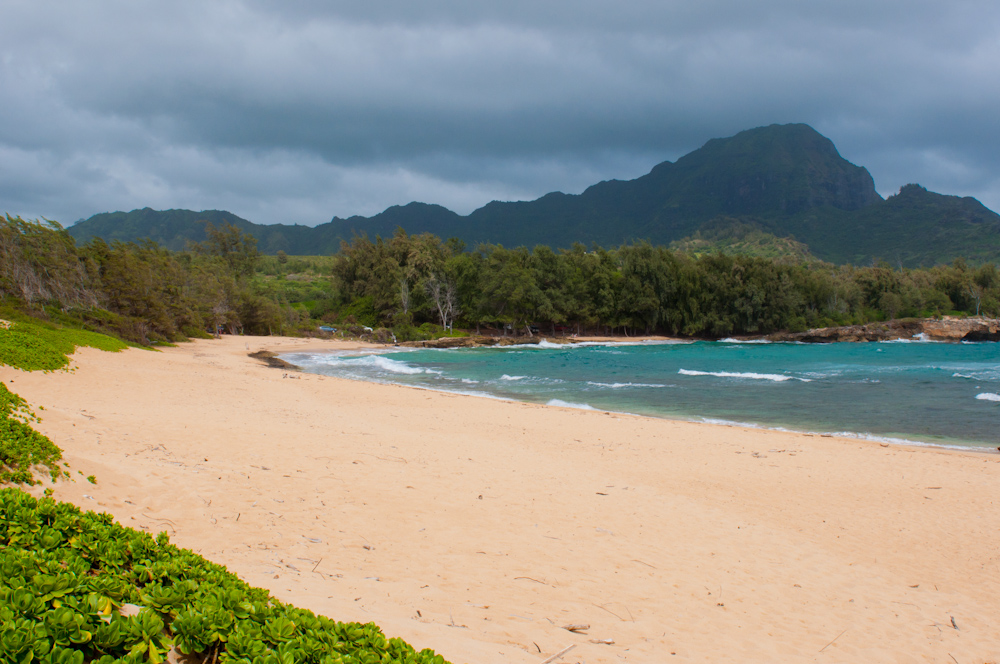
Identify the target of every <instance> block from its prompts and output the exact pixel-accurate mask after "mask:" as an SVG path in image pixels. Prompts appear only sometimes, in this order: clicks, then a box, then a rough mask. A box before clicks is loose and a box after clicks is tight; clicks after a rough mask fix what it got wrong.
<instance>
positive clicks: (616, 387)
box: [587, 380, 666, 390]
mask: <svg viewBox="0 0 1000 664" xmlns="http://www.w3.org/2000/svg"><path fill="white" fill-rule="evenodd" d="M587 385H593V386H594V387H608V388H611V389H612V390H619V389H621V388H623V387H666V385H663V384H662V383H595V382H594V381H592V380H588V381H587Z"/></svg>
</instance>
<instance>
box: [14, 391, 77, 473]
mask: <svg viewBox="0 0 1000 664" xmlns="http://www.w3.org/2000/svg"><path fill="white" fill-rule="evenodd" d="M37 421H38V418H37V417H36V416H35V415H34V413H32V412H31V410H30V409H29V408H28V404H27V403H25V401H24V399H22V398H21V397H19V396H17V395H16V394H14V393H13V392H11V391H10V390H8V389H7V386H6V385H4V384H2V383H0V484H6V483H11V482H12V483H15V484H29V485H31V484H37V483H38V480H36V479H35V478H34V476H33V475H32V469H33V468H35V467H42V468H45V469H46V470H47V471H48V474H49V476H50V477H51V478H52V480H53V481H55V480H57V479H58V478H59V477H61V476H62V475H64V474H65V471H63V470H62V468H61V467H60V465H59V461H60V460H61V459H62V450H60V449H59V448H58V447H57V446H56V445H55V443H53V442H52V441H51V440H49V439H48V438H46V437H45V436H43V435H42V434H40V433H38V432H37V431H35V430H34V429H32V428H31V426H30V422H37Z"/></svg>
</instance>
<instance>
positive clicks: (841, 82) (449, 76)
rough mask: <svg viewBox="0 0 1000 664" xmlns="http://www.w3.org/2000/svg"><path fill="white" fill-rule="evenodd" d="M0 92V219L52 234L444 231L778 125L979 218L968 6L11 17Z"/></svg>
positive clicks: (45, 13)
mask: <svg viewBox="0 0 1000 664" xmlns="http://www.w3.org/2000/svg"><path fill="white" fill-rule="evenodd" d="M333 4H336V9H331V5H333ZM0 89H2V90H3V91H4V103H3V104H2V105H0V212H5V211H6V212H11V213H15V214H21V215H23V216H29V217H38V216H45V217H48V218H54V219H57V220H60V221H62V222H63V223H66V224H68V223H71V222H73V221H75V220H76V219H79V218H83V217H87V216H90V215H91V214H94V213H97V212H103V211H109V210H116V209H122V210H129V209H132V208H136V207H145V206H149V207H153V208H158V209H164V208H191V209H206V208H218V209H228V210H231V211H233V212H235V213H237V214H239V215H240V216H243V217H245V218H248V219H251V220H253V221H255V222H258V223H278V222H283V223H303V224H309V225H314V224H318V223H323V222H326V221H329V219H330V217H332V216H334V215H338V216H341V217H346V216H349V215H352V214H365V215H370V214H373V213H376V212H379V211H381V210H383V209H384V208H386V207H388V206H389V205H393V204H402V203H407V202H409V201H411V200H420V201H425V202H432V203H439V204H442V205H444V206H446V207H449V208H451V209H453V210H455V211H457V212H460V213H463V214H464V213H468V212H470V211H471V210H473V209H475V208H477V207H480V206H482V205H484V204H485V203H487V202H489V201H490V200H492V199H499V200H516V199H531V198H536V197H538V196H540V195H542V194H544V193H546V192H549V191H553V190H561V191H565V192H571V193H575V192H579V191H581V190H582V189H583V188H584V187H586V186H588V185H590V184H593V183H595V182H597V181H600V180H603V179H609V178H619V179H626V178H633V177H637V176H639V175H641V174H643V173H645V172H647V171H648V170H649V169H650V168H651V167H652V166H653V165H654V164H656V163H658V162H660V161H663V160H666V159H670V160H673V159H676V158H677V157H679V156H681V155H682V154H685V153H687V152H689V151H691V150H693V149H695V148H697V147H699V146H700V145H702V144H703V143H704V142H705V141H706V140H708V139H710V138H713V137H719V136H728V135H732V134H734V133H736V132H738V131H740V130H742V129H746V128H750V127H754V126H759V125H766V124H771V123H786V122H806V123H808V124H811V125H812V126H813V127H815V128H816V129H817V130H818V131H820V132H821V133H823V134H824V135H826V136H828V137H829V138H831V139H832V140H833V141H834V143H835V144H836V145H837V147H838V148H839V149H840V151H841V153H842V154H843V156H844V157H846V158H847V159H849V160H851V161H853V162H854V163H857V164H860V165H863V166H866V167H867V168H868V169H869V170H870V171H871V173H872V175H873V177H874V179H875V183H876V186H877V187H878V189H879V191H880V192H881V193H882V194H883V195H888V194H891V193H893V192H894V191H895V190H897V189H898V188H899V187H900V186H901V185H903V184H906V183H907V182H920V183H921V184H923V185H924V186H926V187H928V188H929V189H932V190H936V191H940V192H943V193H949V194H958V195H969V196H975V197H977V198H979V199H980V200H982V201H983V202H984V203H985V204H986V205H987V206H989V207H991V208H993V209H1000V175H998V173H1000V168H998V162H1000V153H998V151H997V150H996V149H995V147H996V146H997V145H998V144H1000V114H998V113H997V112H996V109H997V108H998V107H1000V6H997V5H996V3H992V2H985V1H977V2H952V3H940V2H912V1H911V2H902V1H895V0H885V1H883V2H879V3H869V2H855V1H853V0H850V1H843V2H833V3H804V2H801V1H800V0H770V1H763V2H756V3H744V2H735V1H730V2H712V1H710V0H709V1H706V2H700V3H690V2H664V1H662V0H655V1H654V0H649V1H635V2H630V3H618V2H614V3H613V2H594V1H588V0H581V1H578V2H547V3H537V2H527V1H520V0H519V1H516V2H507V3H503V4H502V6H501V3H469V2H458V1H455V2H446V1H438V2H422V3H413V2H409V1H405V0H398V1H395V2H393V1H387V2H380V3H371V2H365V3H362V2H344V3H327V2H319V1H315V2H307V1H303V2H283V3H270V2H256V1H251V0H244V1H235V0H234V1H228V2H226V1H221V2H213V3H204V2H189V1H183V0H181V1H177V2H172V3H147V2H134V1H132V0H120V1H107V2H93V3H58V2H46V1H40V2H39V1H36V2H21V1H18V0H12V1H10V2H5V3H3V4H2V5H0Z"/></svg>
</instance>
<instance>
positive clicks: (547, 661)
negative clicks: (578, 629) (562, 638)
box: [538, 643, 576, 664]
mask: <svg viewBox="0 0 1000 664" xmlns="http://www.w3.org/2000/svg"><path fill="white" fill-rule="evenodd" d="M575 647H576V644H575V643H574V644H573V645H571V646H566V647H565V648H563V649H562V650H560V651H559V652H557V653H556V654H554V655H552V657H546V658H545V659H543V660H542V661H540V662H539V663H538V664H552V662H554V661H556V660H557V659H561V658H562V656H563V655H565V654H566V653H568V652H569V651H570V650H572V649H573V648H575Z"/></svg>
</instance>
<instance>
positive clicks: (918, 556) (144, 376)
mask: <svg viewBox="0 0 1000 664" xmlns="http://www.w3.org/2000/svg"><path fill="white" fill-rule="evenodd" d="M308 342H312V343H313V345H312V346H311V348H316V347H317V345H316V344H315V340H299V339H274V338H259V337H257V338H254V337H234V338H229V339H221V340H200V341H195V342H191V343H189V344H183V345H180V346H178V347H175V348H166V349H163V350H161V351H158V352H151V351H145V350H138V349H128V350H126V351H123V352H122V353H116V354H112V353H103V352H101V351H96V350H93V349H81V350H79V351H78V352H77V354H75V355H74V356H73V365H74V366H75V367H77V368H76V370H75V371H74V372H72V373H52V374H34V373H24V372H19V371H17V370H14V369H10V368H9V367H0V378H2V379H3V380H4V381H5V382H7V384H8V386H9V387H10V389H11V390H13V391H15V392H17V393H18V394H20V395H21V396H22V397H24V398H25V399H26V400H28V401H29V403H30V404H31V405H32V406H33V407H34V408H35V409H36V412H38V414H39V415H41V417H42V422H41V423H40V424H39V425H38V427H37V428H38V429H39V430H40V431H42V432H43V433H45V434H46V435H48V436H49V437H50V438H52V440H53V441H54V442H55V443H56V444H58V445H59V446H60V447H62V448H63V450H64V455H65V457H66V460H67V461H68V462H69V463H70V465H71V468H70V470H71V471H72V473H73V476H74V477H76V478H77V481H76V482H60V483H58V484H56V485H55V486H54V487H53V488H54V492H55V497H56V498H57V499H60V500H68V501H70V502H73V503H75V504H77V505H80V506H81V507H83V508H85V509H96V510H99V511H108V512H110V513H112V514H113V515H114V516H115V517H116V519H117V520H118V521H120V522H121V523H123V524H125V525H129V526H132V527H136V528H145V529H147V530H149V531H151V532H153V533H155V532H159V530H166V531H167V532H168V533H169V534H170V535H171V540H172V541H173V542H174V543H176V544H178V545H179V546H183V547H187V548H191V549H193V550H195V551H196V552H198V553H200V554H201V555H203V556H205V557H206V558H208V559H209V560H212V561H214V562H218V563H221V564H224V565H226V566H227V567H228V568H229V569H230V570H231V571H233V572H236V573H237V574H239V575H240V576H241V577H242V578H244V579H245V580H247V581H248V582H249V583H251V584H252V585H255V586H260V587H264V588H267V589H269V590H270V591H271V592H272V594H274V595H275V596H276V597H278V598H279V599H281V600H282V601H290V602H292V603H294V604H296V605H298V606H303V607H306V608H309V609H311V610H313V611H316V612H318V613H322V614H324V615H328V616H330V617H332V618H335V619H338V620H361V621H362V622H368V621H373V622H375V623H376V624H378V625H380V626H381V627H382V628H383V630H384V632H385V633H386V635H387V636H399V637H402V638H404V639H405V640H406V641H408V642H409V643H411V644H412V645H414V647H416V648H418V649H420V648H424V647H430V648H433V649H434V650H436V651H437V652H438V653H439V654H441V655H443V656H444V657H445V658H447V659H449V660H451V661H454V662H456V663H458V662H484V663H486V664H490V663H492V662H496V663H498V664H499V662H524V663H525V664H529V663H533V664H537V663H538V662H540V661H541V660H543V659H545V658H546V657H547V656H550V655H552V654H554V653H556V652H558V651H560V650H562V649H563V648H565V647H566V646H569V645H576V646H577V647H576V649H575V650H574V651H572V652H571V653H569V654H568V656H567V657H566V658H564V659H563V660H562V661H567V662H574V661H584V660H585V661H587V662H589V663H591V664H592V663H593V662H621V661H634V662H649V661H663V660H664V659H666V660H674V659H675V658H676V660H677V661H723V660H726V661H728V660H735V659H738V658H742V659H747V660H751V661H764V660H766V661H788V662H811V661H843V660H845V659H850V660H853V661H859V660H867V661H887V660H892V661H897V660H899V661H909V660H913V661H919V660H922V659H923V660H933V661H947V660H948V659H949V654H951V655H952V656H954V657H956V658H958V660H959V661H963V662H964V661H976V660H979V661H985V660H989V659H991V658H995V656H996V653H998V652H1000V635H997V633H996V631H995V629H994V628H993V625H994V623H995V619H996V616H997V615H998V614H1000V575H998V574H997V572H998V571H1000V556H998V554H997V551H996V545H995V536H996V533H997V532H1000V514H998V510H996V505H998V504H1000V481H998V480H1000V459H996V458H994V457H992V456H989V455H983V454H974V453H970V452H966V451H957V450H950V449H941V448H930V447H905V446H891V447H881V446H880V445H878V444H875V443H874V442H867V441H861V440H856V439H841V438H825V437H820V436H814V437H810V436H806V435H802V434H797V433H792V432H780V431H772V430H762V429H751V428H747V427H741V426H722V425H717V424H701V423H690V422H683V421H675V420H665V419H658V418H651V417H645V416H634V415H618V414H613V413H608V412H602V411H584V410H578V409H563V408H551V407H543V406H540V405H535V404H526V403H521V402H508V401H499V400H492V399H488V400H487V399H477V400H471V399H467V398H465V397H462V396H458V395H454V394H450V393H445V392H437V391H430V390H409V389H406V388H405V387H403V386H396V385H385V384H375V383H368V382H356V381H347V380H341V379H335V378H329V377H323V376H319V375H316V374H296V378H295V379H291V378H283V377H282V372H281V371H273V370H270V369H269V368H268V367H266V366H265V365H264V364H262V363H260V362H258V361H257V360H253V359H251V358H249V357H247V353H248V352H252V351H257V350H262V349H271V350H273V351H276V352H282V353H283V352H294V351H301V350H304V349H305V347H306V343H308ZM248 346H249V347H248ZM349 346H350V345H349V344H340V343H336V342H322V343H320V344H319V345H318V347H319V348H320V349H322V350H331V349H333V348H334V347H337V348H339V349H343V350H347V349H348V347H349ZM361 348H364V346H362V345H360V344H354V345H353V349H355V350H358V349H361ZM11 380H13V381H14V382H13V384H11V383H10V381H11ZM39 406H44V410H38V407H39ZM80 472H82V475H80V474H78V473H80ZM90 474H93V475H96V476H97V480H98V482H97V484H96V485H92V484H89V483H87V482H86V481H84V479H83V477H85V476H86V475H90ZM43 488H44V487H36V488H35V489H33V490H32V493H35V494H36V495H38V494H40V493H41V490H42V489H43ZM952 618H953V619H954V620H955V621H956V624H957V625H958V626H959V627H960V629H957V630H956V629H953V628H952V627H951V619H952ZM571 623H583V624H589V625H590V626H591V627H590V629H589V630H587V634H578V633H573V632H570V631H567V630H565V629H563V628H562V626H563V625H568V624H571ZM838 634H840V636H839V637H838ZM835 637H836V638H835ZM592 639H593V640H607V639H610V640H613V641H614V644H612V645H608V644H604V643H593V642H591V640H592ZM831 642H832V645H830V644H831ZM821 650H822V652H821ZM671 653H676V655H673V654H671Z"/></svg>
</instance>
